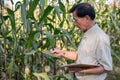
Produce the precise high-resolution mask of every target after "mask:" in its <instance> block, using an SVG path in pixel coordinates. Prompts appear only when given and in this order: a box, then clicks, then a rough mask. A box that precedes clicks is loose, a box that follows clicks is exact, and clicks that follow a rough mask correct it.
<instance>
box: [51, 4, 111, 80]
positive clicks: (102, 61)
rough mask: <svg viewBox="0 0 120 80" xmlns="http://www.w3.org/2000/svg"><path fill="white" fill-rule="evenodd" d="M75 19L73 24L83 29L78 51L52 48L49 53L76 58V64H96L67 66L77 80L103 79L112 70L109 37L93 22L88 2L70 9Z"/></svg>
mask: <svg viewBox="0 0 120 80" xmlns="http://www.w3.org/2000/svg"><path fill="white" fill-rule="evenodd" d="M70 12H71V13H72V14H73V18H74V20H75V22H74V24H75V25H76V26H77V27H78V28H79V29H80V30H81V31H83V33H84V34H83V37H82V39H81V41H80V44H79V46H78V51H76V52H71V51H63V50H60V49H58V48H54V49H53V50H52V51H51V53H53V54H55V55H56V56H63V57H65V58H69V59H71V60H76V64H90V65H98V66H99V67H95V68H91V69H85V70H82V69H79V68H69V71H71V72H75V75H76V77H77V79H78V80H105V78H106V74H107V72H109V71H111V70H112V58H111V52H110V41H109V37H108V35H107V34H105V32H104V31H103V30H102V29H101V28H100V27H99V26H98V25H97V24H96V23H95V21H94V19H95V11H94V8H93V7H92V6H91V5H90V4H88V3H80V4H77V5H75V6H73V7H72V8H71V10H70Z"/></svg>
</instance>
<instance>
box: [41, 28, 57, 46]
mask: <svg viewBox="0 0 120 80" xmlns="http://www.w3.org/2000/svg"><path fill="white" fill-rule="evenodd" d="M43 33H44V34H45V35H46V36H47V38H48V40H49V43H50V47H54V45H55V42H54V38H53V36H52V34H51V33H50V32H48V31H46V30H45V31H43Z"/></svg>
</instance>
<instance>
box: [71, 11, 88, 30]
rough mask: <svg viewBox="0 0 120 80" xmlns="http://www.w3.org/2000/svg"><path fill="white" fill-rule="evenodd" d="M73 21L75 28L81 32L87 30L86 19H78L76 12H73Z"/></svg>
mask: <svg viewBox="0 0 120 80" xmlns="http://www.w3.org/2000/svg"><path fill="white" fill-rule="evenodd" d="M73 19H74V20H75V22H74V25H75V26H77V27H78V28H79V29H80V30H81V31H83V32H85V31H86V30H87V19H86V17H82V18H80V17H78V16H77V14H76V11H74V12H73Z"/></svg>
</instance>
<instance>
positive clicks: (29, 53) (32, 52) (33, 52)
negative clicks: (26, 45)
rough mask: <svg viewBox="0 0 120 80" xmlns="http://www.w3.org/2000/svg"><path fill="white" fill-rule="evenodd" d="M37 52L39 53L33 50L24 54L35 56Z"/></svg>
mask: <svg viewBox="0 0 120 80" xmlns="http://www.w3.org/2000/svg"><path fill="white" fill-rule="evenodd" d="M35 52H37V51H35V50H32V51H31V52H28V53H24V54H25V55H33V54H35Z"/></svg>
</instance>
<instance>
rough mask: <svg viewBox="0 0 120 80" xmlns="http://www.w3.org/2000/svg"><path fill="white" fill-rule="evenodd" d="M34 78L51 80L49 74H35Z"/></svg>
mask: <svg viewBox="0 0 120 80" xmlns="http://www.w3.org/2000/svg"><path fill="white" fill-rule="evenodd" d="M33 75H34V76H36V77H37V78H38V80H41V79H40V78H43V79H44V80H50V79H49V76H48V75H47V73H33Z"/></svg>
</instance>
